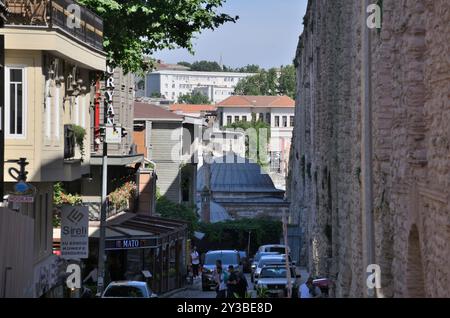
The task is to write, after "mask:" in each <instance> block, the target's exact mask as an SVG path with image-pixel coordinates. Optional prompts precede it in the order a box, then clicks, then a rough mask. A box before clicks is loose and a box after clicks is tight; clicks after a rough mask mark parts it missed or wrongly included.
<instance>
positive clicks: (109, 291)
mask: <svg viewBox="0 0 450 318" xmlns="http://www.w3.org/2000/svg"><path fill="white" fill-rule="evenodd" d="M157 297H158V295H156V294H155V293H153V292H152V291H151V289H150V288H149V287H148V285H147V283H146V282H138V281H119V282H111V283H110V284H109V285H108V287H106V289H105V291H104V292H103V295H102V298H157Z"/></svg>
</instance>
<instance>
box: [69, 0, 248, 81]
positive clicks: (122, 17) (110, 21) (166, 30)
mask: <svg viewBox="0 0 450 318" xmlns="http://www.w3.org/2000/svg"><path fill="white" fill-rule="evenodd" d="M225 1H226V0H154V1H142V0H129V1H120V0H78V2H79V3H80V4H82V5H85V6H87V7H88V8H89V9H91V10H93V11H94V12H95V13H97V14H98V15H99V16H100V17H102V18H103V20H104V42H103V44H104V48H105V51H106V52H107V53H108V58H109V60H110V63H111V64H112V65H113V66H122V67H123V69H124V71H125V72H130V71H132V72H138V73H142V72H143V71H146V70H148V69H149V68H150V66H151V61H150V63H149V61H145V60H144V58H143V57H144V55H151V54H153V53H154V52H155V51H157V50H161V49H166V48H169V49H173V48H176V47H182V48H186V49H188V50H189V51H190V52H191V53H192V52H193V48H192V41H191V39H192V36H193V35H194V34H195V33H198V32H200V31H201V30H203V29H212V30H214V29H216V28H218V27H219V26H221V25H222V24H224V23H226V22H236V20H237V19H238V18H239V17H238V16H235V17H232V16H230V15H228V14H225V13H220V12H218V8H220V7H221V6H222V4H223V3H224V2H225Z"/></svg>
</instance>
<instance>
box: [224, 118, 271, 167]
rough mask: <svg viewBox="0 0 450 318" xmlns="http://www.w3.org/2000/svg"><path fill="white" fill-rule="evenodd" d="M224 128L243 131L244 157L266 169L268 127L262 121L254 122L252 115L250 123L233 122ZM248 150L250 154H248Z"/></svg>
mask: <svg viewBox="0 0 450 318" xmlns="http://www.w3.org/2000/svg"><path fill="white" fill-rule="evenodd" d="M226 128H232V129H242V130H244V131H245V132H246V133H247V137H246V138H245V157H246V158H248V159H250V160H252V161H254V162H256V163H258V164H259V165H260V166H261V167H267V165H268V156H267V152H268V144H269V139H270V125H269V124H268V123H266V122H264V121H262V120H256V114H252V120H251V121H238V122H234V123H232V124H230V125H228V126H226V127H225V129H226ZM249 129H251V130H253V131H254V132H255V133H256V136H251V135H250V130H249ZM263 132H266V134H262V133H263ZM255 137H256V138H255ZM255 142H256V143H255ZM250 148H251V149H252V152H250ZM254 150H256V151H254ZM255 156H256V158H255Z"/></svg>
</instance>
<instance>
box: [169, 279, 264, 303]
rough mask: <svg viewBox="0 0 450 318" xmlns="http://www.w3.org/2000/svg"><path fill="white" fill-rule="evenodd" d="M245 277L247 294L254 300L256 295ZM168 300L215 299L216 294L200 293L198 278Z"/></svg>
mask: <svg viewBox="0 0 450 318" xmlns="http://www.w3.org/2000/svg"><path fill="white" fill-rule="evenodd" d="M245 276H246V278H247V282H248V284H249V289H248V292H251V294H252V298H255V297H256V293H255V291H254V290H253V284H252V282H251V281H250V274H246V275H245ZM170 298H216V292H215V291H213V290H211V291H206V292H204V291H202V280H201V278H198V279H196V280H195V281H194V284H193V285H188V286H187V288H186V289H185V290H182V291H180V292H178V293H176V294H173V295H171V296H170Z"/></svg>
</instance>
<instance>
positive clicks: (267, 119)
mask: <svg viewBox="0 0 450 318" xmlns="http://www.w3.org/2000/svg"><path fill="white" fill-rule="evenodd" d="M270 122H271V120H270V113H266V123H268V124H269V125H270Z"/></svg>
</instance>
